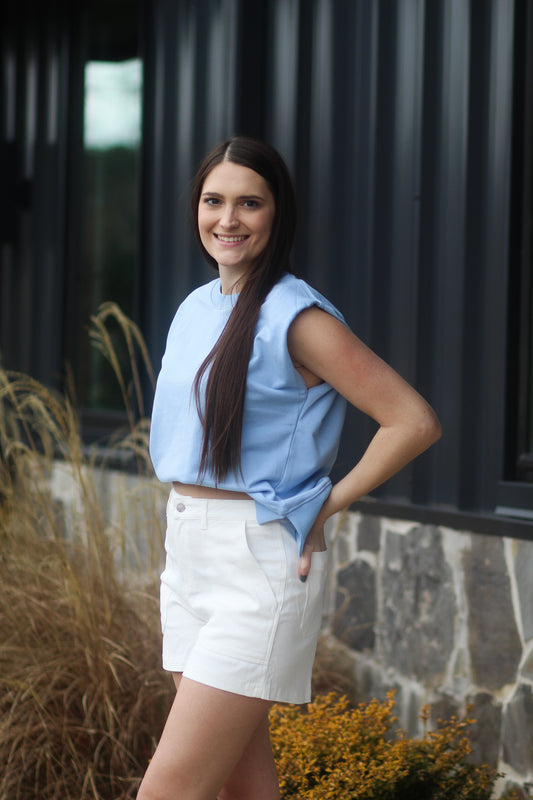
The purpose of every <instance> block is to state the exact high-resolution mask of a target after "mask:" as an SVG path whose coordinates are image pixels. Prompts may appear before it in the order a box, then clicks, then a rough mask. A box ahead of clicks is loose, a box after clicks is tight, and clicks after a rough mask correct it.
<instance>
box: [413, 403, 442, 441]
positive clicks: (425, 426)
mask: <svg viewBox="0 0 533 800" xmlns="http://www.w3.org/2000/svg"><path fill="white" fill-rule="evenodd" d="M441 436H442V426H441V424H440V421H439V418H438V417H437V415H436V414H435V412H434V411H433V409H431V408H430V409H428V412H427V413H426V414H425V415H424V418H423V419H422V420H421V421H420V425H419V426H418V437H419V439H420V442H421V444H422V446H423V449H424V450H425V449H427V448H428V447H431V445H432V444H435V442H438V440H439V439H440V438H441Z"/></svg>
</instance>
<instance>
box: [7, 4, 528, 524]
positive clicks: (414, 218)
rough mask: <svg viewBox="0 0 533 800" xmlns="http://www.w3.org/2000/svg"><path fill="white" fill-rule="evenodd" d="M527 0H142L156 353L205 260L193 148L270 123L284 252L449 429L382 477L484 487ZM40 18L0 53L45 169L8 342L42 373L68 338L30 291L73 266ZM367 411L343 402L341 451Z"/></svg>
mask: <svg viewBox="0 0 533 800" xmlns="http://www.w3.org/2000/svg"><path fill="white" fill-rule="evenodd" d="M525 3H529V4H531V3H530V0H506V2H501V1H500V0H263V2H256V3H250V2H247V0H195V1H194V2H193V0H181V1H180V2H176V0H152V2H148V1H147V2H146V3H145V13H144V19H145V23H144V29H143V35H144V45H143V46H144V56H145V70H144V76H145V83H144V93H145V94H144V109H145V116H144V156H143V173H144V178H143V180H144V185H143V192H142V198H143V199H142V203H143V208H142V220H143V231H142V240H143V264H144V285H143V294H142V303H141V311H140V313H141V321H142V326H143V330H144V332H145V334H146V336H147V339H148V343H149V346H150V349H151V352H152V353H153V355H154V360H155V361H156V362H157V361H158V359H159V357H160V355H161V352H162V349H163V345H164V337H165V333H166V330H167V328H168V324H169V321H170V318H171V316H172V314H173V311H174V309H175V307H176V305H177V303H178V302H179V301H180V299H181V298H182V297H183V296H185V294H186V293H187V292H188V291H189V290H190V289H191V288H193V287H194V286H196V285H198V284H199V283H200V282H202V281H203V280H206V279H208V278H209V277H210V276H211V273H210V271H209V269H208V268H207V266H206V265H205V264H204V263H203V262H202V260H201V258H200V257H199V255H198V254H197V253H196V249H195V246H194V244H193V242H192V237H191V235H190V230H189V221H188V197H189V188H190V179H191V177H192V175H193V174H194V171H195V168H196V166H197V165H198V162H199V160H200V158H201V156H202V155H203V154H204V153H205V151H206V150H207V149H208V148H209V147H210V146H211V145H213V144H214V143H215V142H217V141H219V140H220V139H222V138H224V137H226V136H227V135H229V134H232V133H234V132H243V133H251V134H254V135H260V136H264V137H265V138H267V139H268V140H270V141H271V142H272V143H273V144H274V145H276V146H277V147H278V148H279V149H280V151H281V152H282V153H283V155H284V156H285V158H286V160H287V162H288V164H289V166H290V167H291V169H292V172H293V175H294V178H295V183H296V189H297V193H298V197H299V207H300V224H299V231H298V241H297V248H296V254H295V262H296V267H297V270H298V271H299V272H300V273H301V274H302V275H303V276H304V277H307V278H308V279H309V280H310V281H311V282H312V283H313V284H314V285H316V286H317V288H319V289H321V290H322V291H324V292H325V293H326V294H327V295H328V296H330V297H331V299H332V300H333V301H334V302H335V303H336V304H337V305H338V306H339V307H340V308H341V309H342V310H343V312H344V313H345V315H346V317H347V319H348V321H349V322H350V324H351V325H352V327H353V329H354V330H355V331H356V332H357V333H358V334H360V335H361V337H362V338H363V339H365V341H367V342H368V343H369V344H370V346H372V347H373V348H374V349H375V350H377V352H378V353H379V354H380V355H382V356H383V357H384V358H385V359H386V360H387V361H389V362H390V363H391V364H392V365H393V366H394V367H396V368H397V369H398V370H399V371H400V372H401V373H402V374H403V375H405V377H406V378H407V379H408V380H410V381H412V382H414V383H415V384H416V385H417V386H418V387H419V388H420V390H421V391H422V393H423V394H425V395H426V396H427V397H428V398H429V399H430V400H431V402H432V403H433V404H434V406H435V407H436V409H437V410H438V412H439V414H440V416H441V419H442V421H443V425H444V429H445V436H444V438H443V440H442V442H441V443H439V445H438V446H437V447H435V448H433V449H432V451H430V453H428V454H427V455H425V456H424V457H423V458H422V459H421V460H420V461H418V462H417V463H416V464H415V465H414V466H413V467H412V468H410V469H408V470H406V471H404V472H403V473H402V474H401V475H400V476H398V477H397V478H396V479H395V480H393V481H392V482H390V483H389V484H388V485H387V487H386V488H385V489H383V490H382V495H383V496H384V497H386V498H389V499H391V498H392V499H400V500H402V501H407V502H413V503H429V504H432V505H442V506H446V507H459V508H465V509H472V510H477V509H484V510H490V509H492V508H493V507H494V505H495V491H496V487H497V483H498V480H499V478H501V477H502V470H503V437H504V429H505V423H504V392H505V369H506V346H507V345H506V325H507V313H508V309H507V291H508V288H507V287H508V280H509V257H508V247H509V208H510V197H509V192H510V156H511V137H512V118H513V108H512V97H513V54H514V43H515V40H514V20H515V6H517V5H520V7H522V6H523V5H524V4H525ZM44 5H47V6H49V7H50V9H52V8H56V5H55V4H54V3H52V2H49V3H47V4H44ZM65 13H66V12H65ZM47 19H52V20H53V16H52V17H50V15H49V14H48V16H47ZM47 24H48V29H49V30H50V33H47V32H46V31H47V30H48V29H47V25H45V24H43V25H42V26H41V28H40V29H39V32H38V33H37V27H36V26H35V27H32V26H30V27H29V28H28V31H27V32H25V33H24V37H25V39H24V41H21V42H18V43H17V48H18V49H17V55H16V57H15V56H13V54H12V53H11V54H10V52H11V51H10V47H11V44H10V37H9V32H7V33H4V40H5V45H6V46H5V47H4V54H3V56H2V58H3V71H4V75H6V74H8V73H9V74H12V73H14V74H15V75H16V80H15V81H14V82H13V81H12V80H10V81H9V82H8V84H9V86H16V89H15V91H16V92H17V93H18V95H17V96H18V103H17V108H18V109H19V111H18V112H17V114H18V115H17V119H16V122H15V123H14V124H15V125H16V135H15V138H16V140H17V141H18V142H19V144H20V143H23V145H24V147H23V152H24V153H25V154H26V155H25V157H26V159H27V160H28V159H29V160H30V161H31V159H33V160H34V163H35V165H36V166H35V170H34V172H33V175H34V177H35V176H37V173H38V166H37V162H38V163H39V164H41V166H40V167H39V169H41V170H42V171H41V173H40V178H39V181H38V183H39V186H40V187H41V189H39V187H37V190H36V194H35V195H34V203H33V209H34V214H33V215H28V214H26V212H24V211H20V212H19V219H20V225H21V227H20V229H19V239H18V242H19V244H18V248H13V247H12V245H10V244H8V245H7V247H4V250H3V256H2V258H3V262H2V264H3V266H2V277H1V281H2V284H1V289H2V300H1V302H2V320H1V325H2V347H3V348H4V350H5V352H6V353H9V354H10V355H11V356H12V357H13V359H14V361H15V362H16V363H17V366H20V368H22V369H29V370H30V371H32V372H33V373H34V374H37V375H40V374H41V373H42V374H43V375H45V374H46V373H50V372H53V370H54V369H55V366H54V365H55V364H56V363H59V360H60V356H61V352H60V351H61V347H60V346H58V345H57V342H55V341H51V342H50V341H46V340H43V339H42V338H41V337H40V332H42V330H44V329H47V330H50V334H51V335H52V339H53V331H52V330H51V329H50V322H49V321H48V323H47V320H49V319H50V314H49V313H48V311H45V310H41V309H40V308H39V302H40V299H41V297H44V298H45V302H44V304H43V308H44V309H46V308H49V307H50V306H51V304H52V305H53V304H54V303H55V307H56V310H57V309H58V308H59V306H60V303H59V301H58V299H57V297H55V298H51V293H50V287H51V286H53V287H54V292H55V291H59V294H61V290H60V289H59V290H58V288H57V287H58V281H56V277H55V276H61V275H62V274H64V273H65V270H66V269H72V264H69V263H68V257H67V261H66V263H65V262H63V261H62V259H63V258H64V255H63V253H62V251H61V247H60V244H59V243H60V240H61V232H62V231H61V225H62V224H63V221H64V219H65V213H64V200H63V198H64V194H63V191H64V188H63V187H64V183H65V181H64V180H63V179H62V175H61V170H62V169H64V165H65V159H64V153H65V144H64V141H63V140H62V136H64V132H65V127H64V126H63V127H61V126H59V128H58V129H57V130H56V129H55V128H54V123H53V121H54V120H57V119H60V118H61V114H64V113H65V106H64V103H62V98H64V97H65V86H66V82H67V75H68V70H67V68H66V64H65V61H64V58H65V57H64V52H65V51H64V48H63V44H62V35H64V30H65V22H64V19H61V18H60V17H57V19H56V22H55V23H54V22H49V23H47ZM50 26H51V27H50ZM54 26H55V27H54ZM62 32H63V33H62ZM36 37H37V38H36ZM19 73H20V77H19ZM22 97H23V98H24V102H22V99H21V98H22ZM12 105H13V101H11V104H9V103H8V108H11V107H12ZM11 117H12V115H11ZM6 120H7V118H6ZM6 120H4V122H3V123H2V124H3V126H4V131H7V130H8V123H7V121H6ZM10 124H11V125H13V123H10ZM47 125H48V128H47ZM45 131H47V132H45ZM10 137H11V138H10ZM12 138H13V134H12V132H10V133H9V135H8V140H9V141H11V140H12ZM37 143H38V144H37ZM45 143H46V144H45ZM39 148H41V149H39ZM47 148H48V149H47ZM52 151H53V153H52ZM28 164H29V161H28ZM42 164H44V165H45V166H44V167H43V166H42ZM25 170H26V173H28V170H29V172H31V170H32V168H30V166H28V167H25ZM26 173H24V174H26ZM28 174H29V173H28ZM37 199H38V203H39V206H38V208H37V206H36V204H35V201H36V200H37ZM24 226H26V228H27V227H28V226H30V227H31V230H29V229H25V228H24ZM30 250H31V252H30ZM15 251H16V253H15ZM14 253H15V255H14ZM60 283H61V279H60V278H59V284H60ZM6 298H9V300H8V299H6ZM38 301H39V302H38ZM36 314H37V315H39V314H41V315H42V316H41V317H38V321H37V324H35V319H36V317H35V315H36ZM59 316H61V311H60V313H59ZM47 325H48V328H47ZM30 330H31V331H32V333H31V334H30V333H29V332H30ZM32 337H33V338H32ZM39 347H41V348H42V350H39ZM34 348H37V349H34ZM63 349H64V348H63ZM42 364H45V365H46V366H45V367H42ZM369 433H370V429H369V426H368V424H367V423H366V421H363V420H362V419H360V418H359V416H358V415H356V414H353V415H351V416H350V419H349V423H348V428H347V436H346V437H345V443H344V446H343V450H342V452H341V460H343V461H345V463H348V462H351V461H353V459H354V457H357V453H358V452H359V451H360V450H361V448H362V446H363V445H364V443H365V441H366V440H367V438H368V436H369Z"/></svg>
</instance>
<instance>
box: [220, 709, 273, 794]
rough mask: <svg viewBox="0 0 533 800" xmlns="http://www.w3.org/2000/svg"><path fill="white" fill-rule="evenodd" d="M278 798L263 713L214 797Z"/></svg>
mask: <svg viewBox="0 0 533 800" xmlns="http://www.w3.org/2000/svg"><path fill="white" fill-rule="evenodd" d="M279 797H280V794H279V781H278V772H277V769H276V763H275V761H274V756H273V753H272V746H271V744H270V733H269V727H268V716H267V715H265V716H264V717H263V719H262V721H261V722H260V723H259V727H258V728H257V730H256V732H255V733H254V735H253V736H252V738H251V740H250V742H249V743H248V746H247V747H246V750H245V751H244V753H243V754H242V756H241V760H240V761H239V763H238V764H237V766H236V767H235V769H234V770H233V772H232V773H231V775H230V777H229V778H228V780H227V781H226V783H225V784H224V787H223V789H222V790H221V791H220V792H219V795H218V800H279Z"/></svg>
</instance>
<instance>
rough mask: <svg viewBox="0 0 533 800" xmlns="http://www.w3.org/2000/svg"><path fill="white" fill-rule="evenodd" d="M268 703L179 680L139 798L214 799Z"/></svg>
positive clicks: (260, 719)
mask: <svg viewBox="0 0 533 800" xmlns="http://www.w3.org/2000/svg"><path fill="white" fill-rule="evenodd" d="M270 705H271V704H270V703H269V702H268V701H266V700H260V699H257V698H251V697H243V696H242V695H238V694H232V693H231V692H224V691H221V690H219V689H213V688H212V687H210V686H204V685H203V684H200V683H196V682H195V681H192V680H188V679H187V678H182V679H181V681H179V686H178V691H177V692H176V697H175V699H174V703H173V705H172V708H171V710H170V713H169V716H168V719H167V722H166V725H165V728H164V730H163V734H162V736H161V740H160V742H159V745H158V747H157V750H156V752H155V754H154V757H153V758H152V760H151V762H150V764H149V766H148V769H147V771H146V775H145V776H144V780H143V782H142V784H141V786H140V788H139V793H138V795H137V797H138V800H213V799H214V798H215V797H216V795H217V792H219V791H220V789H221V787H222V786H224V784H225V783H226V781H228V780H229V779H230V776H231V777H232V778H233V773H234V770H235V769H236V767H237V766H238V765H239V764H240V762H241V760H242V758H243V754H244V752H245V750H246V748H247V747H248V746H249V745H252V741H253V740H254V739H255V733H256V732H257V731H258V729H259V727H260V725H261V723H262V724H263V727H264V725H265V720H266V715H267V714H268V709H269V707H270ZM260 738H262V739H263V741H264V733H263V735H262V737H259V734H258V740H257V741H258V742H259V741H260ZM257 749H258V745H257V744H255V745H254V747H253V751H254V752H255V751H256V750H257ZM260 749H261V748H260V747H259V750H260ZM238 774H239V770H237V776H238ZM226 796H227V797H228V798H229V797H233V796H234V795H226ZM278 796H279V795H275V794H274V795H270V796H268V795H262V796H257V797H261V799H262V798H263V797H264V798H265V800H271V798H272V800H275V799H276V798H277V797H278ZM255 797H256V796H255V795H252V796H251V798H250V800H252V798H253V800H255Z"/></svg>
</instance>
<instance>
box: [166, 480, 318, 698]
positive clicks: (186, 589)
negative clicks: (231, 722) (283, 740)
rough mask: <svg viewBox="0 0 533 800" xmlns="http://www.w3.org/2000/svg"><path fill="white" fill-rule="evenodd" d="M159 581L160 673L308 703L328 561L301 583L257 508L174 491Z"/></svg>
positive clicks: (290, 541)
mask: <svg viewBox="0 0 533 800" xmlns="http://www.w3.org/2000/svg"><path fill="white" fill-rule="evenodd" d="M165 548H166V552H167V557H166V565H165V570H164V572H163V574H162V575H161V625H162V629H163V667H164V669H166V670H169V671H171V672H182V673H183V674H184V675H185V676H186V677H188V678H191V679H192V680H195V681H198V682H199V683H204V684H206V685H208V686H213V687H215V688H218V689H224V690H226V691H229V692H235V693H237V694H241V695H246V696H249V697H261V698H264V699H266V700H272V701H277V702H288V703H307V702H309V700H310V695H311V670H312V666H313V660H314V657H315V650H316V642H317V637H318V632H319V629H320V623H321V617H322V606H323V597H324V587H325V580H326V572H327V565H328V553H327V552H324V553H314V554H313V563H312V568H311V571H310V573H309V577H308V579H307V581H306V583H302V582H301V581H300V580H299V579H298V561H299V558H298V552H297V546H296V542H295V540H294V538H293V537H292V535H291V534H290V532H289V531H288V530H287V527H286V526H285V525H284V524H283V523H282V522H270V523H267V524H265V525H258V523H257V520H256V515H255V503H254V502H253V500H200V499H198V498H192V497H185V496H183V495H179V494H178V493H177V492H176V491H175V490H174V489H172V491H171V492H170V497H169V500H168V505H167V534H166V541H165Z"/></svg>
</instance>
